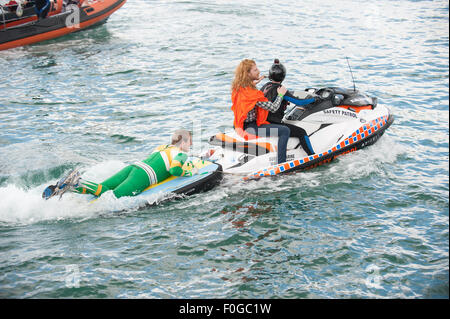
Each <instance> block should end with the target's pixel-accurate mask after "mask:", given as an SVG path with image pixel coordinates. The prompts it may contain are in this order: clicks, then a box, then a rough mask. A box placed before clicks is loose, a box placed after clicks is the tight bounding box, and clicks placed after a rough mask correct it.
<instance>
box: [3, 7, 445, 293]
mask: <svg viewBox="0 0 450 319" xmlns="http://www.w3.org/2000/svg"><path fill="white" fill-rule="evenodd" d="M448 10H449V7H448V1H405V0H401V1H377V2H373V3H366V2H360V1H321V2H316V1H307V2H305V3H304V4H302V5H301V6H300V5H299V4H298V2H297V1H283V2H278V3H277V2H264V1H245V2H242V1H152V2H149V1H143V0H129V1H128V2H127V3H126V4H125V6H124V7H123V8H121V9H120V10H119V11H117V12H116V13H115V14H114V15H113V16H112V17H111V18H110V19H109V21H108V23H106V24H104V25H101V26H99V27H95V28H92V29H89V30H85V31H82V32H79V33H75V34H72V35H68V36H65V37H63V38H60V39H56V40H51V41H47V42H45V43H41V44H37V45H32V46H28V47H22V48H16V49H12V50H7V51H2V52H0V62H1V65H2V70H3V74H4V75H5V76H4V78H3V81H2V82H1V84H0V87H1V92H2V94H1V95H0V129H1V134H0V153H1V156H0V296H1V297H8V298H9V297H13V298H40V297H50V298H61V297H88V298H89V297H100V298H101V297H110V298H111V297H113V298H116V297H117V298H127V297H147V298H197V297H200V298H273V297H274V298H355V297H356V298H448V296H449V294H448V293H449V288H448V287H449V284H448V283H449V271H448V269H449V263H448V247H449V244H448V243H449V223H448V221H449V197H448V191H449V169H448V164H449V158H448V154H449V152H448V150H449V130H448V124H449V103H448V98H449V79H448V74H449V72H448V66H449V65H448V56H449V50H448V48H449V38H448V27H449V17H448ZM0 36H1V33H0ZM345 56H348V57H349V58H350V62H351V64H352V67H353V72H354V75H355V79H356V85H357V87H358V88H359V89H360V90H362V91H365V92H368V93H369V94H371V95H373V96H377V97H378V98H379V103H383V104H386V105H388V106H389V107H390V108H391V109H392V111H393V113H394V114H395V117H396V120H395V122H394V124H393V125H392V126H391V127H390V129H389V130H388V131H387V133H386V134H385V135H384V136H383V137H382V138H381V139H380V140H379V142H377V143H376V144H375V145H373V146H372V147H369V148H366V149H364V150H361V151H358V152H356V153H353V154H349V155H347V156H342V157H340V158H339V159H338V160H337V161H335V162H333V163H332V164H330V165H328V166H324V167H320V168H318V169H315V170H311V171H308V172H306V173H299V174H293V175H289V176H283V177H280V178H276V179H265V180H261V181H257V182H256V181H252V182H242V181H240V180H239V179H236V178H235V177H230V176H226V178H225V180H224V181H223V183H222V185H220V186H218V187H217V188H215V189H214V190H212V191H210V192H208V193H205V194H199V195H194V196H193V197H190V198H187V199H181V200H178V201H172V202H165V203H162V204H161V205H158V206H154V207H150V208H148V207H145V205H146V203H147V202H151V201H154V200H155V199H152V198H123V199H120V200H114V199H113V198H111V197H108V196H106V195H108V194H106V195H105V196H104V197H102V198H101V199H100V200H98V201H97V202H95V204H91V205H87V204H86V203H85V201H84V200H83V199H82V198H80V197H79V196H78V197H77V196H76V195H68V196H66V197H65V198H64V200H62V201H60V202H58V201H57V200H54V201H53V200H51V201H48V202H44V201H43V200H42V199H41V198H40V194H41V192H42V190H43V188H44V187H45V186H46V185H48V184H49V183H51V182H54V181H55V180H57V179H58V178H59V177H60V176H61V175H62V174H63V173H64V172H66V171H67V170H69V169H71V168H75V167H80V168H81V170H82V171H83V173H84V175H85V176H87V177H90V178H92V179H96V180H100V179H102V178H104V177H106V176H108V175H109V174H111V173H113V172H115V171H116V170H117V169H119V168H121V167H123V166H124V165H125V163H126V162H129V161H132V160H136V159H142V158H145V157H146V156H147V155H148V153H149V152H150V151H151V150H152V148H153V147H155V146H157V145H159V144H162V143H166V142H167V139H168V137H169V135H170V132H171V131H172V130H173V129H174V128H178V127H180V126H184V127H192V125H193V123H194V124H195V125H196V126H195V127H196V128H195V130H196V132H197V133H198V134H197V135H196V149H201V148H202V145H203V146H205V141H206V140H207V138H208V136H209V135H210V134H213V133H215V132H216V131H218V130H223V129H224V128H231V125H232V113H231V111H230V93H229V86H230V82H231V80H232V77H233V71H234V68H235V67H236V65H237V64H238V63H239V61H240V60H241V59H243V58H253V59H255V60H256V61H257V63H258V66H259V67H260V69H261V70H262V71H264V72H265V71H266V70H268V68H269V66H270V64H271V61H272V59H273V58H275V57H277V58H279V59H280V60H281V61H282V62H283V63H284V64H285V66H286V67H287V68H288V76H287V78H286V80H285V84H286V86H287V87H288V88H290V89H303V88H305V87H317V86H323V85H333V86H342V87H351V85H352V84H351V77H350V74H349V72H348V68H347V65H346V61H345ZM117 210H122V211H123V212H121V213H111V211H117Z"/></svg>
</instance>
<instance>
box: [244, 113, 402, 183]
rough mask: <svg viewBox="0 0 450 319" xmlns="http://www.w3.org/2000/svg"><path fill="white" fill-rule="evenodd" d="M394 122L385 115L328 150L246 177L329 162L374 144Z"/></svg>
mask: <svg viewBox="0 0 450 319" xmlns="http://www.w3.org/2000/svg"><path fill="white" fill-rule="evenodd" d="M393 122H394V116H393V115H392V114H390V115H389V116H383V117H381V118H378V119H376V120H373V121H372V122H371V123H370V124H367V125H363V126H361V127H360V128H359V129H358V130H356V131H355V132H354V133H353V134H352V135H351V136H349V137H348V138H346V139H345V140H344V141H342V142H340V143H339V144H336V145H335V146H333V147H332V148H330V149H329V150H327V151H326V152H322V153H319V154H314V155H311V156H306V157H304V158H302V159H295V160H292V161H288V162H285V163H281V164H277V165H273V166H271V167H268V168H265V169H262V170H259V171H256V172H254V173H252V174H250V175H249V176H246V177H245V179H257V178H260V177H264V176H274V175H279V174H282V173H290V172H293V171H301V170H308V169H312V168H315V167H317V166H320V165H323V164H327V163H329V162H331V161H332V160H334V159H336V158H337V157H339V156H341V155H345V154H348V153H352V152H354V151H357V150H359V149H362V148H364V147H366V146H369V145H372V144H374V143H375V142H376V141H378V139H379V138H380V137H381V136H382V135H383V134H384V132H385V131H386V129H387V128H388V127H389V126H390V125H391V124H392V123H393Z"/></svg>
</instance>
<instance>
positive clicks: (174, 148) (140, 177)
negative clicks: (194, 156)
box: [42, 130, 198, 199]
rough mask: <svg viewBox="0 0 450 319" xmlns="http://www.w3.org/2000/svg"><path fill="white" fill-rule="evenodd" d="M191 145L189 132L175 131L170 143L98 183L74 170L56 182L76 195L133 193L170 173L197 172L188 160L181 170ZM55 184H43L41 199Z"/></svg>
mask: <svg viewBox="0 0 450 319" xmlns="http://www.w3.org/2000/svg"><path fill="white" fill-rule="evenodd" d="M191 145H192V136H191V133H190V132H189V131H187V130H177V131H175V132H174V133H173V135H172V139H171V144H170V145H161V146H159V147H157V148H156V149H155V150H154V151H153V153H152V154H151V155H150V156H149V157H148V158H147V159H145V160H143V161H138V162H135V163H133V164H132V165H129V166H126V167H125V168H123V169H122V170H120V171H119V172H118V173H116V174H114V175H113V176H111V177H110V178H108V179H106V180H105V181H104V182H102V183H96V182H92V181H87V180H84V179H82V178H81V176H79V174H78V173H77V174H78V175H73V176H71V177H70V181H69V180H67V178H66V180H67V181H63V182H61V181H60V183H61V185H63V186H64V187H67V186H68V187H69V188H70V190H71V191H72V192H75V193H80V194H92V195H95V196H101V195H102V194H103V193H105V192H107V191H109V190H111V191H112V192H113V194H114V195H115V197H116V198H120V197H123V196H135V195H138V194H140V193H141V192H142V191H144V190H145V189H146V188H147V187H149V186H151V185H153V184H157V183H160V182H162V181H164V180H165V179H167V178H168V177H170V176H172V175H173V176H193V175H195V174H197V171H198V170H197V169H196V168H195V167H194V166H193V164H192V163H191V162H188V164H187V165H188V166H190V167H192V168H191V169H189V170H184V169H183V165H184V163H185V162H186V160H187V158H188V155H187V152H188V151H189V149H190V147H191ZM69 176H70V174H69ZM60 183H58V184H60ZM58 184H57V185H58ZM57 185H51V186H49V187H47V189H46V190H45V191H44V193H43V194H42V197H43V198H45V199H48V198H50V197H52V196H53V195H54V194H53V193H54V191H55V189H56V190H57V192H56V193H58V189H57V188H58V186H57ZM64 192H65V191H63V192H62V193H64ZM59 193H60V192H59Z"/></svg>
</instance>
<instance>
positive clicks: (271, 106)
mask: <svg viewBox="0 0 450 319" xmlns="http://www.w3.org/2000/svg"><path fill="white" fill-rule="evenodd" d="M264 78H265V76H260V72H259V69H258V67H257V66H256V63H255V61H253V60H249V59H245V60H243V61H241V62H240V63H239V65H238V67H237V68H236V71H235V77H234V80H233V82H232V85H231V101H232V103H233V105H232V106H231V110H232V111H233V113H234V129H235V130H236V133H238V134H239V135H240V136H242V137H243V138H244V139H246V140H249V139H255V138H257V137H258V136H264V137H268V136H278V163H283V162H286V147H287V142H288V139H289V134H290V130H289V128H288V127H287V126H286V125H282V124H271V123H269V122H268V121H267V116H268V114H269V112H275V111H277V110H278V109H279V108H280V105H281V102H282V101H283V96H284V94H285V93H286V91H287V90H286V88H285V87H284V86H282V85H280V87H278V88H277V93H278V95H277V97H276V98H275V100H274V101H269V100H268V99H267V98H266V97H265V96H264V94H263V92H261V91H260V90H258V89H257V88H256V84H258V83H259V82H260V81H261V80H262V79H264Z"/></svg>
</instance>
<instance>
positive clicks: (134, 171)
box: [75, 165, 150, 198]
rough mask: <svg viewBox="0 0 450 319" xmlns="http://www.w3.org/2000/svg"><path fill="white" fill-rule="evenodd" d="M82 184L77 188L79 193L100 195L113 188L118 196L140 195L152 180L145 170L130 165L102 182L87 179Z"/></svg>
mask: <svg viewBox="0 0 450 319" xmlns="http://www.w3.org/2000/svg"><path fill="white" fill-rule="evenodd" d="M80 184H81V187H78V188H76V189H75V191H76V192H77V193H82V194H86V193H88V194H92V195H95V196H100V195H102V194H103V193H105V192H107V191H109V190H112V191H113V193H114V195H115V196H116V197H117V198H120V197H123V196H135V195H138V194H139V193H142V191H143V190H144V189H146V188H147V187H149V186H150V182H149V179H148V176H147V174H146V173H145V171H144V170H143V169H142V168H139V167H136V166H134V165H129V166H127V167H125V168H123V169H122V170H121V171H119V172H118V173H117V174H114V175H113V176H111V177H110V178H108V179H107V180H105V181H104V182H102V183H100V184H97V183H94V182H90V181H86V180H81V181H80Z"/></svg>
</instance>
